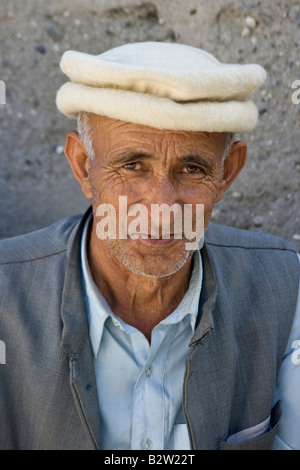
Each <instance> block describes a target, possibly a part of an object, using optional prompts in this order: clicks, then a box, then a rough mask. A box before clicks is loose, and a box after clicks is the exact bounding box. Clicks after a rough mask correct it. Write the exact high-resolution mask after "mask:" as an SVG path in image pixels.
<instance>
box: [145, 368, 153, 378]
mask: <svg viewBox="0 0 300 470" xmlns="http://www.w3.org/2000/svg"><path fill="white" fill-rule="evenodd" d="M145 374H146V377H150V375H151V374H152V367H151V366H149V367H147V369H146V372H145Z"/></svg>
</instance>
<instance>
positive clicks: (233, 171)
mask: <svg viewBox="0 0 300 470" xmlns="http://www.w3.org/2000/svg"><path fill="white" fill-rule="evenodd" d="M246 160H247V144H246V142H244V141H238V142H235V143H234V144H233V145H232V147H231V149H230V151H229V154H228V156H227V158H226V159H225V161H224V168H223V180H222V182H221V185H220V189H219V194H218V198H217V200H216V201H215V202H218V201H220V200H221V199H222V197H223V195H224V193H225V191H227V189H228V188H229V186H231V185H232V183H233V182H234V180H235V179H236V177H237V176H238V174H239V173H240V171H241V170H242V168H243V167H244V166H245V163H246Z"/></svg>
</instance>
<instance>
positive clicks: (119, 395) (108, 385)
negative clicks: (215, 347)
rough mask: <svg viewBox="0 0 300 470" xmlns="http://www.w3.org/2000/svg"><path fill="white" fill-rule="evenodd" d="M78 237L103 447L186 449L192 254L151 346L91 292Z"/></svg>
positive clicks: (194, 310) (194, 293) (194, 294)
mask: <svg viewBox="0 0 300 470" xmlns="http://www.w3.org/2000/svg"><path fill="white" fill-rule="evenodd" d="M86 228H87V226H86V227H85V230H84V233H83V237H82V249H81V258H82V271H83V280H84V289H85V293H86V304H87V311H88V320H89V326H90V338H91V345H92V349H93V353H94V358H95V372H96V381H97V385H98V396H99V406H100V415H101V432H102V447H103V449H109V450H117V449H120V450H130V449H135V450H139V449H146V450H148V449H155V450H161V449H167V450H171V449H174V450H176V449H178V450H185V449H190V444H189V438H188V433H187V427H186V424H185V417H184V414H183V408H182V387H183V377H184V371H185V359H186V355H187V353H188V350H189V346H188V345H189V343H190V340H191V338H192V335H193V333H194V328H195V323H196V318H197V314H198V304H199V296H200V291H201V284H202V264H201V258H200V254H199V252H195V253H194V257H193V272H192V276H191V280H190V284H189V288H188V291H187V292H186V294H185V296H184V298H183V299H182V301H181V302H180V304H179V305H178V307H177V308H176V309H175V310H174V311H173V312H172V313H171V314H170V315H169V316H168V317H167V318H165V319H164V320H163V321H161V322H160V323H159V324H158V325H157V326H156V327H155V328H154V329H153V331H152V336H151V345H150V344H149V342H148V341H147V339H146V338H145V336H144V335H143V334H142V333H141V332H140V331H138V330H137V329H136V328H134V327H132V326H130V325H128V324H126V323H125V322H124V321H122V319H121V318H119V317H117V316H116V315H114V313H113V312H112V311H111V309H110V307H109V305H108V304H107V302H106V301H105V299H104V298H103V296H102V295H101V293H100V292H99V290H98V288H97V287H96V285H95V283H94V281H93V279H92V276H91V273H90V269H89V265H88V260H87V255H86V249H85V246H86Z"/></svg>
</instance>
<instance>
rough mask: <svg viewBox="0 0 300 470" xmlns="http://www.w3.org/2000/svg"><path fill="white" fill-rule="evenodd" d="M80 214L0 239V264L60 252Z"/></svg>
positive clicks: (65, 245) (64, 247)
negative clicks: (35, 229)
mask: <svg viewBox="0 0 300 470" xmlns="http://www.w3.org/2000/svg"><path fill="white" fill-rule="evenodd" d="M81 218H82V215H73V216H70V217H65V218H63V219H61V220H59V221H58V222H56V223H54V224H52V225H50V226H49V227H46V228H43V229H40V230H37V231H34V232H30V233H27V234H24V235H19V236H16V237H11V238H5V239H2V240H0V264H10V263H22V262H27V261H32V260H36V259H40V258H45V257H47V256H52V255H55V254H58V253H62V252H64V251H66V249H67V242H68V239H69V236H70V234H71V232H72V230H73V229H74V227H75V226H76V225H77V224H78V222H79V221H80V220H81Z"/></svg>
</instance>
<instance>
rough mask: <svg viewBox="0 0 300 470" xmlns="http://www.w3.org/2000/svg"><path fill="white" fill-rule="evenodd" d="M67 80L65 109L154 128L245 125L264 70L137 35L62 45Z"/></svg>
mask: <svg viewBox="0 0 300 470" xmlns="http://www.w3.org/2000/svg"><path fill="white" fill-rule="evenodd" d="M60 67H61V70H62V71H63V72H64V73H65V74H66V75H67V76H68V78H69V79H70V80H71V81H69V82H67V83H65V84H64V85H63V86H62V87H61V88H60V89H59V90H58V93H57V97H56V104H57V107H58V109H59V110H60V111H61V113H62V114H64V115H66V116H68V117H70V118H77V116H78V113H79V112H81V111H87V112H91V113H95V114H98V115H101V116H108V117H110V118H113V119H120V120H122V121H127V122H133V123H136V124H143V125H147V126H150V127H155V128H158V129H169V130H186V131H207V132H247V131H250V130H252V129H253V128H254V126H255V124H256V121H257V116H258V112H257V108H256V106H255V104H254V103H253V102H252V101H251V100H250V99H249V96H250V94H251V93H252V92H253V91H254V90H255V89H256V88H258V87H259V86H260V85H261V84H262V83H263V82H264V80H265V78H266V72H265V70H264V69H263V68H262V67H261V66H260V65H257V64H248V65H239V64H236V65H234V64H222V63H221V62H219V61H218V60H217V59H216V58H215V57H214V56H212V55H211V54H209V53H207V52H205V51H203V50H201V49H198V48H196V47H192V46H186V45H183V44H174V43H162V42H140V43H133V44H126V45H123V46H120V47H116V48H114V49H111V50H109V51H107V52H104V53H102V54H99V55H91V54H86V53H82V52H76V51H66V52H65V53H64V54H63V56H62V59H61V62H60Z"/></svg>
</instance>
